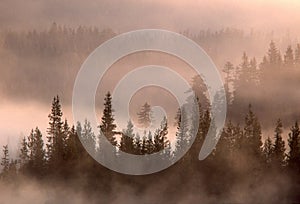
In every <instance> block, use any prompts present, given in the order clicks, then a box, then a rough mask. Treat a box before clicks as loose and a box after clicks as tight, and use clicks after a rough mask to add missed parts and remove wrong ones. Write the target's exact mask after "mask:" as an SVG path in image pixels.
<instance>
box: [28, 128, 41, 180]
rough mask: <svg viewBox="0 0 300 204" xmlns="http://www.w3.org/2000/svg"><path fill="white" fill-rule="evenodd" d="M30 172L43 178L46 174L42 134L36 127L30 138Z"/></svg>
mask: <svg viewBox="0 0 300 204" xmlns="http://www.w3.org/2000/svg"><path fill="white" fill-rule="evenodd" d="M28 150H29V170H30V173H31V174H32V175H34V176H38V177H41V176H43V175H44V173H45V150H44V141H43V138H42V133H41V131H40V130H39V129H38V127H36V129H35V130H34V131H33V130H32V131H31V133H30V136H29V137H28Z"/></svg>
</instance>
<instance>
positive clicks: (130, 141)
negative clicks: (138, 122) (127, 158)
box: [120, 120, 135, 154]
mask: <svg viewBox="0 0 300 204" xmlns="http://www.w3.org/2000/svg"><path fill="white" fill-rule="evenodd" d="M134 136H135V134H134V132H133V124H132V122H131V120H129V121H128V123H127V129H126V130H123V133H122V136H121V141H120V150H121V151H123V152H126V153H131V154H134Z"/></svg>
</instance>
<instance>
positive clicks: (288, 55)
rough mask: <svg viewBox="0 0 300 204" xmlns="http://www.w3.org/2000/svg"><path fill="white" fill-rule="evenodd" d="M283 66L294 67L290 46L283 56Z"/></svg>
mask: <svg viewBox="0 0 300 204" xmlns="http://www.w3.org/2000/svg"><path fill="white" fill-rule="evenodd" d="M284 65H285V66H287V67H290V68H292V67H293V65H294V53H293V49H292V46H288V48H287V50H286V52H285V55H284Z"/></svg>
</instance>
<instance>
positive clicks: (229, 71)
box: [223, 62, 234, 104]
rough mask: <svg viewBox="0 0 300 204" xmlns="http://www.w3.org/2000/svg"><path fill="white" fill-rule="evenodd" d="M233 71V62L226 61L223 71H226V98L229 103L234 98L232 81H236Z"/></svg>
mask: <svg viewBox="0 0 300 204" xmlns="http://www.w3.org/2000/svg"><path fill="white" fill-rule="evenodd" d="M233 71H234V66H233V64H232V63H231V62H226V64H225V66H224V69H223V72H224V73H225V91H226V99H227V103H228V104H231V103H232V100H233V95H232V92H231V90H230V88H231V86H232V83H233V81H234V78H233Z"/></svg>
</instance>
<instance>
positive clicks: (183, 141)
mask: <svg viewBox="0 0 300 204" xmlns="http://www.w3.org/2000/svg"><path fill="white" fill-rule="evenodd" d="M175 120H176V124H175V125H176V126H177V131H176V142H175V152H174V157H175V158H177V156H180V155H182V154H183V150H186V149H187V145H188V144H189V142H190V141H189V135H188V130H189V129H188V124H187V123H188V117H187V113H186V111H185V109H184V107H182V110H181V109H178V111H177V115H176V118H175Z"/></svg>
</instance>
